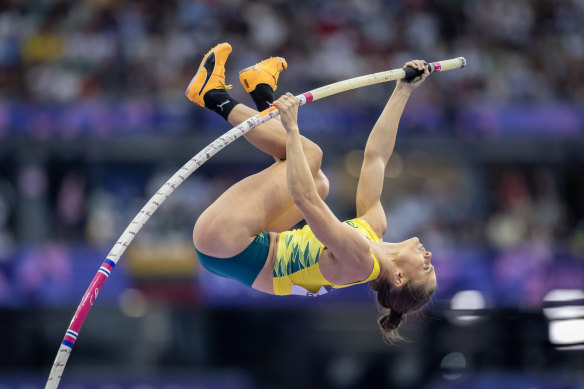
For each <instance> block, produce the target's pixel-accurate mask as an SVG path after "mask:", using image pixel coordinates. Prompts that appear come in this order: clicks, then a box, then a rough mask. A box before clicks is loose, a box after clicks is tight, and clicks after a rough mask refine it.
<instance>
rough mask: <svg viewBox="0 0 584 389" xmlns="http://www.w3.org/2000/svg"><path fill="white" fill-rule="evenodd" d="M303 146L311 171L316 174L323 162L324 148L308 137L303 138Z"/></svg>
mask: <svg viewBox="0 0 584 389" xmlns="http://www.w3.org/2000/svg"><path fill="white" fill-rule="evenodd" d="M303 148H304V155H305V156H306V161H307V162H308V166H309V167H310V171H312V173H313V174H316V173H317V172H318V170H319V169H320V166H321V164H322V149H321V148H320V146H319V145H317V144H316V143H314V142H313V141H311V140H310V139H308V138H304V139H303Z"/></svg>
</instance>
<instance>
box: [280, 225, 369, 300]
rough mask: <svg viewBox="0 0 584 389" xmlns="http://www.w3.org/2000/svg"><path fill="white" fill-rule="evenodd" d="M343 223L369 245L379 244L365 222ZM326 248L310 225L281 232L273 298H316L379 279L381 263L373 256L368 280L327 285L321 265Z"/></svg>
mask: <svg viewBox="0 0 584 389" xmlns="http://www.w3.org/2000/svg"><path fill="white" fill-rule="evenodd" d="M344 223H345V224H348V225H349V226H351V227H353V228H356V229H357V230H358V231H359V232H361V233H362V234H363V235H364V236H365V237H366V238H367V239H369V240H370V241H372V242H379V241H380V239H379V238H378V237H377V235H376V234H375V232H373V230H372V229H371V226H370V225H369V223H367V222H366V221H365V220H362V219H352V220H347V221H345V222H344ZM324 248H325V246H324V245H323V244H322V243H321V242H320V241H319V240H318V239H317V238H316V236H314V233H313V232H312V230H311V229H310V227H309V226H308V225H306V226H304V227H303V228H302V229H298V230H292V231H284V232H282V233H281V234H280V237H279V240H278V251H277V252H276V260H275V263H274V275H273V284H274V294H276V295H288V294H299V295H309V296H310V295H312V296H316V295H320V294H324V293H326V292H327V289H326V288H327V287H332V288H335V289H337V288H345V287H347V286H351V285H357V284H362V283H365V282H368V281H371V280H374V279H376V278H377V276H379V270H380V268H379V261H378V260H377V258H375V256H374V255H373V253H371V257H372V258H373V263H374V264H373V270H372V271H371V274H370V275H369V277H367V279H366V280H363V281H358V282H353V283H350V284H347V285H335V284H333V283H332V282H329V281H327V280H326V279H325V278H324V277H323V275H322V273H321V271H320V266H319V263H318V258H319V256H320V253H321V252H322V250H324Z"/></svg>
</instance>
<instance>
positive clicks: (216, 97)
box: [203, 89, 239, 120]
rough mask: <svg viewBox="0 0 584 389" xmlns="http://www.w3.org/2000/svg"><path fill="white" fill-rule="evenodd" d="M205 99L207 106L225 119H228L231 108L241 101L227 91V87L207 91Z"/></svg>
mask: <svg viewBox="0 0 584 389" xmlns="http://www.w3.org/2000/svg"><path fill="white" fill-rule="evenodd" d="M203 100H204V101H205V108H209V109H210V110H211V111H213V112H216V113H218V114H219V115H221V116H222V117H223V118H224V119H225V120H227V117H228V116H229V113H230V112H231V110H232V109H233V108H234V107H235V106H236V105H237V104H239V101H237V100H236V99H234V98H233V97H231V96H230V95H229V93H227V89H212V90H210V91H208V92H207V93H205V96H203Z"/></svg>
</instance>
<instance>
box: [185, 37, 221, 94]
mask: <svg viewBox="0 0 584 389" xmlns="http://www.w3.org/2000/svg"><path fill="white" fill-rule="evenodd" d="M225 45H228V43H220V44H218V45H217V46H215V47H213V48H212V49H211V50H210V51H209V52H208V53H207V54H206V55H205V56H204V57H203V60H202V61H201V65H200V66H199V70H197V73H196V74H195V76H194V77H193V79H192V80H191V82H189V85H188V86H187V90H186V92H185V96H187V97H188V95H189V91H190V90H191V86H192V85H193V83H194V82H195V80H196V79H197V77H199V74H200V73H201V70H202V69H205V70H206V71H207V77H206V79H205V82H204V83H203V86H202V88H201V90H200V91H199V93H198V94H199V95H201V93H202V92H203V90H204V89H205V87H206V86H207V83H208V82H209V80H210V79H211V76H212V75H213V73H214V72H215V67H216V66H217V61H216V60H215V58H216V57H215V51H216V50H217V49H219V48H220V47H222V46H225ZM211 55H213V70H212V71H209V69H207V60H208V59H209V57H210V56H211Z"/></svg>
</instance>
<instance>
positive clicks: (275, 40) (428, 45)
mask: <svg viewBox="0 0 584 389" xmlns="http://www.w3.org/2000/svg"><path fill="white" fill-rule="evenodd" d="M583 19H584V4H583V3H582V1H578V0H555V1H553V0H543V1H537V0H532V1H529V0H517V1H506V0H493V1H482V0H469V1H458V0H432V1H422V0H407V1H406V0H404V1H382V0H350V1H319V2H314V1H309V0H301V1H285V0H279V1H257V2H248V1H243V0H228V1H213V0H207V1H187V0H171V1H164V2H155V1H136V0H129V1H120V0H91V1H72V0H45V1H33V2H24V1H18V0H7V1H3V2H2V3H1V4H0V74H1V76H0V94H1V95H0V97H1V98H2V99H23V100H26V101H39V102H73V101H77V100H79V99H106V100H107V99H114V100H115V99H119V98H121V97H123V98H141V99H156V100H165V99H168V98H178V97H180V96H182V93H183V92H184V88H185V85H186V83H187V82H186V81H187V80H189V79H190V78H191V77H192V73H193V71H194V70H195V69H196V66H197V65H198V63H199V61H200V58H201V55H202V54H203V53H204V52H206V51H207V50H208V49H209V47H211V46H213V45H215V44H216V43H218V42H221V41H227V42H230V43H231V44H232V45H233V47H234V53H233V59H232V60H231V61H230V64H229V67H230V69H232V70H234V71H235V70H239V69H241V68H243V67H246V66H249V65H250V64H253V63H254V62H257V61H258V60H261V59H263V58H264V57H268V56H273V55H280V56H285V57H286V58H287V59H288V61H289V63H290V67H289V70H288V71H287V73H286V77H284V78H283V80H282V87H283V88H284V89H288V88H294V89H297V88H298V87H302V88H304V87H306V86H312V87H314V86H315V85H322V84H324V83H327V82H331V81H338V80H339V79H344V78H348V77H352V76H357V75H362V74H367V73H373V72H377V71H381V70H386V69H392V68H395V67H398V66H401V64H402V63H403V62H404V61H405V60H407V59H410V58H426V59H429V60H430V59H433V60H438V59H446V58H450V57H456V56H465V57H466V58H467V60H468V61H469V64H470V65H471V66H469V69H467V70H466V71H465V72H464V73H460V74H457V75H456V77H445V78H442V79H441V81H439V82H440V83H441V85H442V87H444V88H448V89H449V91H450V92H451V93H453V97H458V98H461V99H464V100H466V101H475V100H479V101H481V100H489V101H497V102H500V103H503V104H504V103H508V102H518V101H520V102H525V101H542V100H543V101H549V100H564V101H565V100H577V101H581V100H582V99H583V98H584V70H583V69H584V66H583V65H584V37H583V35H582V34H581V21H582V20H583ZM228 81H229V80H228ZM231 81H232V82H235V79H232V80H231Z"/></svg>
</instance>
